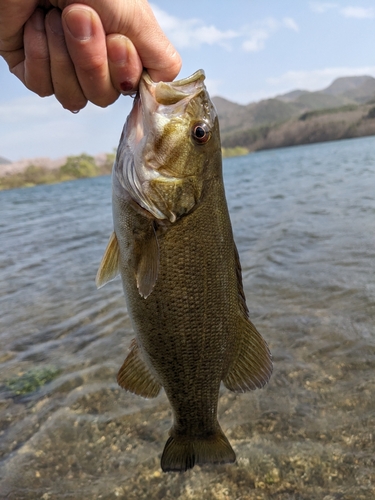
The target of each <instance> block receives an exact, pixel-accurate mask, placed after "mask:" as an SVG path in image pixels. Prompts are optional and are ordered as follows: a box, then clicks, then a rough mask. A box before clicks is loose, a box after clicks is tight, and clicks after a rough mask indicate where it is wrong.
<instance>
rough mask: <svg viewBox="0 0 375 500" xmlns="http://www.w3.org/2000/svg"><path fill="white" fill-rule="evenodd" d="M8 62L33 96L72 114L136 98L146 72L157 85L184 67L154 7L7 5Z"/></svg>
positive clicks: (3, 19)
mask: <svg viewBox="0 0 375 500" xmlns="http://www.w3.org/2000/svg"><path fill="white" fill-rule="evenodd" d="M0 55H1V56H2V57H3V58H4V59H5V61H6V62H7V64H8V66H9V69H10V71H11V72H12V73H13V74H14V75H16V76H17V77H18V78H19V79H20V80H21V82H22V83H23V84H24V85H25V86H26V87H27V88H28V89H30V90H32V91H33V92H35V93H36V94H38V95H39V96H41V97H45V96H49V95H53V94H54V95H55V96H56V98H57V99H58V101H59V102H60V103H61V104H62V106H63V107H64V108H66V109H69V110H70V111H79V110H80V109H82V108H83V107H84V106H85V105H86V104H87V102H88V101H90V102H92V103H94V104H96V105H98V106H101V107H105V106H108V105H110V104H112V103H113V102H114V101H116V99H117V98H118V96H119V95H120V93H132V92H134V91H135V90H136V88H137V86H138V82H139V79H140V76H141V73H142V69H143V67H146V68H148V71H149V74H150V75H151V77H152V78H153V80H154V81H160V80H164V81H172V80H173V79H174V78H175V77H176V76H177V74H178V73H179V71H180V68H181V58H180V56H179V54H178V53H177V52H176V50H175V49H174V47H173V46H172V44H171V43H170V42H169V40H168V39H167V37H166V36H165V34H164V33H163V31H162V29H161V28H160V26H159V25H158V23H157V21H156V19H155V17H154V15H153V12H152V10H151V8H150V6H149V4H148V2H147V1H146V0H82V1H81V2H80V3H77V2H76V1H75V0H51V1H48V0H39V1H37V0H2V2H1V3H0Z"/></svg>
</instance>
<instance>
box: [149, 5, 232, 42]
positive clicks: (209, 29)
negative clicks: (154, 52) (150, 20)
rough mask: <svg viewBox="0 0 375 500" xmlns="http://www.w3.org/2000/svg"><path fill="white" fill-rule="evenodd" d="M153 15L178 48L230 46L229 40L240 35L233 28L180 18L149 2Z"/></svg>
mask: <svg viewBox="0 0 375 500" xmlns="http://www.w3.org/2000/svg"><path fill="white" fill-rule="evenodd" d="M151 7H152V10H153V12H154V14H155V17H156V19H157V21H158V23H159V24H160V26H161V27H162V29H163V30H164V31H165V32H166V34H167V35H168V37H169V38H170V40H171V41H172V43H173V44H174V45H175V46H176V47H177V48H178V49H181V48H186V47H197V46H199V45H202V44H208V45H215V44H217V45H220V46H222V47H224V48H227V49H228V48H230V45H229V44H228V41H229V40H233V39H234V38H237V37H239V36H240V33H239V32H237V31H234V30H225V31H222V30H219V29H218V28H216V27H215V26H213V25H206V24H205V23H204V22H203V21H202V20H201V19H195V18H191V19H180V18H178V17H175V16H172V15H170V14H168V13H167V12H165V11H164V10H162V9H160V8H159V7H158V6H157V5H155V4H151Z"/></svg>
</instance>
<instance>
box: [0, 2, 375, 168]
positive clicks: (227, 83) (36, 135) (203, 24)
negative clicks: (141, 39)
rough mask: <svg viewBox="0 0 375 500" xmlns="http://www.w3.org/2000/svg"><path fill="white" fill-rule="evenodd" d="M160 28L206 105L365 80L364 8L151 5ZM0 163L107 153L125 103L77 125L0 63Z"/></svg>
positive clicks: (373, 68) (368, 19) (83, 117)
mask: <svg viewBox="0 0 375 500" xmlns="http://www.w3.org/2000/svg"><path fill="white" fill-rule="evenodd" d="M151 5H152V7H153V9H154V12H155V14H156V17H157V18H158V20H159V22H160V24H161V26H162V27H163V28H164V30H165V31H166V33H167V35H168V36H169V38H170V39H171V40H172V42H173V43H174V44H175V46H176V48H177V49H178V50H179V52H180V54H181V56H182V59H183V67H182V71H181V73H180V76H181V77H185V76H188V75H189V74H191V73H193V72H194V71H196V70H197V69H199V68H203V69H204V70H205V72H206V75H207V86H208V89H209V91H210V93H211V95H221V96H223V97H226V98H227V99H230V100H232V101H235V102H239V103H242V104H247V103H249V102H252V101H258V100H260V99H263V98H267V97H272V96H275V95H277V94H280V93H284V92H288V91H290V90H294V89H297V88H302V89H307V90H318V89H321V88H324V87H326V86H327V85H329V84H330V83H331V82H332V80H334V79H335V78H337V77H339V76H350V75H363V74H368V75H372V76H374V77H375V4H374V1H373V0H348V1H337V2H335V1H332V2H321V1H305V0H285V1H284V0H267V1H262V0H233V1H231V2H229V1H225V2H224V1H221V2H219V1H217V0H216V1H213V0H189V2H171V1H167V0H155V1H154V2H152V4H151ZM0 88H1V92H0V156H4V157H6V158H9V159H10V160H12V161H16V160H18V159H21V158H33V157H41V156H49V157H51V158H59V157H61V156H64V155H69V154H80V153H82V152H87V153H89V154H97V153H100V152H110V151H112V149H113V148H114V147H116V146H117V143H118V139H119V136H120V134H121V129H122V126H123V123H124V121H125V119H126V116H127V114H128V112H129V110H130V107H131V104H132V99H131V98H129V97H121V98H120V99H119V100H118V101H117V102H116V103H115V104H114V105H112V106H110V107H108V108H106V109H100V108H97V107H95V106H93V105H88V106H87V107H86V108H85V109H84V110H82V111H81V112H80V113H78V114H77V115H73V114H72V113H70V112H69V111H66V110H64V109H62V107H61V106H60V104H59V103H58V102H57V101H56V100H55V99H54V98H53V97H49V98H44V99H41V98H39V97H38V96H36V95H34V94H32V93H31V92H29V91H28V90H27V89H26V88H24V87H23V85H22V84H21V83H19V82H18V80H17V79H16V78H15V77H13V76H12V75H11V74H10V73H9V72H8V68H7V66H6V64H5V62H4V61H3V60H2V59H1V60H0Z"/></svg>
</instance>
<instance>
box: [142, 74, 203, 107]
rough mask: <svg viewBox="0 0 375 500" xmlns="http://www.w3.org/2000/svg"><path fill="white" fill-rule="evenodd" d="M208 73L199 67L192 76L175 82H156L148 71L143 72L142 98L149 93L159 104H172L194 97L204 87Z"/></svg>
mask: <svg viewBox="0 0 375 500" xmlns="http://www.w3.org/2000/svg"><path fill="white" fill-rule="evenodd" d="M205 78H206V75H205V73H204V71H203V70H202V69H199V70H198V71H196V72H195V73H193V74H192V75H191V76H188V77H187V78H182V79H180V80H176V81H174V82H154V81H153V80H152V79H151V77H150V75H149V74H148V73H147V72H143V74H142V77H141V81H140V84H139V93H140V96H141V99H142V98H144V97H146V94H147V93H149V94H151V96H152V97H153V98H154V100H155V103H156V104H157V105H165V106H170V105H173V104H177V103H178V102H180V101H182V100H183V99H186V98H190V99H191V98H193V97H194V96H195V95H196V94H197V93H198V92H200V91H201V90H202V88H203V87H204V83H203V82H204V80H205Z"/></svg>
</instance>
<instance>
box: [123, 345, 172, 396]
mask: <svg viewBox="0 0 375 500" xmlns="http://www.w3.org/2000/svg"><path fill="white" fill-rule="evenodd" d="M117 383H118V384H119V386H120V387H122V388H123V389H125V390H126V391H129V392H132V393H133V394H137V395H138V396H143V397H144V398H156V396H157V395H158V394H159V392H160V389H161V387H162V386H161V384H160V382H159V381H158V380H157V379H156V378H155V376H154V375H153V373H151V371H150V369H149V367H148V366H147V365H146V363H145V361H144V360H143V358H142V354H141V350H140V348H139V345H138V343H137V341H136V340H135V339H133V340H132V342H131V344H130V353H129V354H128V356H127V357H126V359H125V361H124V363H123V364H122V366H121V368H120V370H119V372H118V374H117Z"/></svg>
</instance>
